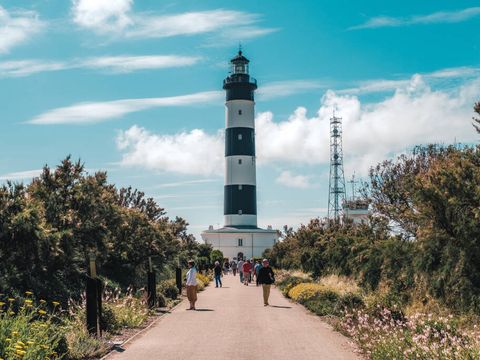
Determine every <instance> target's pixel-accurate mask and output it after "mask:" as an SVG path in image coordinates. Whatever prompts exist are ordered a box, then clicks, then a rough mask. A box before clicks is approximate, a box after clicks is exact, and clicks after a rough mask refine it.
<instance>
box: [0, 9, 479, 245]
mask: <svg viewBox="0 0 480 360" xmlns="http://www.w3.org/2000/svg"><path fill="white" fill-rule="evenodd" d="M479 28H480V4H479V3H478V1H461V0H459V1H442V0H436V1H412V0H404V1H401V2H391V1H388V2H387V1H378V0H376V1H373V0H364V1H361V2H360V1H353V0H351V1H346V0H337V1H323V0H322V1H320V0H302V1H301V2H299V1H292V0H291V1H287V0H283V1H278V0H262V1H251V0H250V1H242V2H238V1H237V2H233V1H232V2H226V1H220V0H204V1H201V2H200V1H193V0H182V1H168V0H165V1H158V0H71V1H70V0H69V1H67V0H38V1H22V0H0V154H1V156H0V183H1V182H5V181H6V180H7V179H10V180H13V181H17V182H22V181H23V182H29V181H31V179H32V177H34V176H36V175H38V173H39V169H41V168H42V166H43V165H45V164H48V165H49V166H51V167H54V166H56V165H57V164H58V163H59V162H60V161H61V160H62V159H63V158H65V157H66V156H67V155H71V156H72V157H73V158H74V159H81V160H82V161H83V162H84V163H85V167H86V168H87V169H88V171H89V172H94V171H96V170H106V171H107V172H108V174H109V179H110V181H111V182H112V183H115V184H116V185H117V186H130V185H131V186H132V187H135V188H138V189H140V190H142V191H144V192H145V193H146V195H147V196H150V197H153V198H155V199H156V200H157V202H158V203H159V204H160V205H161V206H162V207H164V208H165V209H166V211H167V214H168V216H170V217H172V218H174V217H175V216H181V217H183V218H185V219H186V220H187V221H188V222H189V224H190V226H189V231H190V232H192V233H193V234H194V235H195V236H196V237H197V239H200V236H199V234H200V233H201V231H202V230H205V229H207V228H208V226H209V225H213V226H214V227H215V228H217V227H221V226H222V225H223V167H224V158H223V156H224V138H223V131H224V126H225V106H224V101H225V98H224V96H225V95H224V93H223V90H222V80H223V79H224V78H225V77H226V76H227V74H228V62H229V59H231V58H232V57H233V56H234V55H235V54H236V52H237V51H238V47H239V44H241V46H242V49H243V52H244V55H245V56H247V57H248V58H249V59H250V61H251V63H250V73H251V75H252V76H253V77H255V78H256V79H257V80H258V84H259V87H258V90H257V93H256V98H255V100H256V146H257V199H258V222H259V226H262V227H266V226H267V225H272V226H274V228H282V227H283V226H284V225H289V226H293V227H297V226H298V225H299V224H301V223H306V222H308V220H309V219H311V218H314V217H323V216H325V215H326V212H327V205H328V204H327V203H328V177H329V118H330V117H331V116H332V113H333V111H334V110H335V112H336V114H337V115H338V116H340V117H342V121H343V151H344V157H345V159H344V162H345V165H344V170H345V177H346V180H347V181H348V180H349V179H350V178H351V176H352V175H353V174H354V173H355V174H356V177H357V179H362V178H363V179H365V178H366V176H367V174H368V169H369V168H370V167H371V166H374V165H375V164H377V163H378V162H380V161H383V160H385V159H389V158H392V157H394V156H396V155H398V154H400V153H404V152H408V151H409V150H411V149H412V148H413V147H414V146H415V145H417V144H427V143H442V144H451V143H454V142H461V143H467V144H475V143H477V142H478V139H479V138H478V134H476V133H475V131H474V130H473V128H472V125H471V122H472V121H471V118H472V116H473V110H472V108H473V104H474V102H475V101H479V100H480V31H478V29H479ZM347 192H348V196H351V195H352V194H351V191H350V186H349V183H347Z"/></svg>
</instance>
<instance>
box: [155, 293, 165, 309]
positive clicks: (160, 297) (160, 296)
mask: <svg viewBox="0 0 480 360" xmlns="http://www.w3.org/2000/svg"><path fill="white" fill-rule="evenodd" d="M157 306H158V307H161V308H164V307H167V299H166V298H165V295H163V294H162V293H161V292H157Z"/></svg>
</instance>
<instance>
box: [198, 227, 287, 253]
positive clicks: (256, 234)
mask: <svg viewBox="0 0 480 360" xmlns="http://www.w3.org/2000/svg"><path fill="white" fill-rule="evenodd" d="M278 238H279V232H278V231H277V230H273V229H272V227H271V226H269V227H268V228H267V229H260V228H237V227H223V228H220V229H215V230H214V229H213V226H210V227H209V229H208V230H206V231H204V232H202V239H203V241H204V242H205V243H206V244H210V245H212V247H213V249H217V250H220V251H221V252H222V253H223V256H224V257H225V258H228V259H229V260H233V259H235V260H236V259H238V258H239V257H243V258H245V259H250V258H252V257H254V258H259V257H262V254H263V252H264V251H265V250H266V249H270V248H272V247H273V245H274V244H275V243H276V242H277V241H278Z"/></svg>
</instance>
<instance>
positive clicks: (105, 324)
mask: <svg viewBox="0 0 480 360" xmlns="http://www.w3.org/2000/svg"><path fill="white" fill-rule="evenodd" d="M100 328H101V329H103V330H105V331H108V332H115V331H117V330H118V329H119V328H120V326H119V324H118V321H117V319H116V317H115V309H114V308H113V306H112V305H111V304H108V303H103V304H102V317H101V318H100Z"/></svg>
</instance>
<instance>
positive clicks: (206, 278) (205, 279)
mask: <svg viewBox="0 0 480 360" xmlns="http://www.w3.org/2000/svg"><path fill="white" fill-rule="evenodd" d="M198 280H200V281H202V282H203V283H204V284H205V286H207V285H208V283H209V282H210V281H212V278H211V276H208V275H203V274H200V273H198V272H197V281H198Z"/></svg>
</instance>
